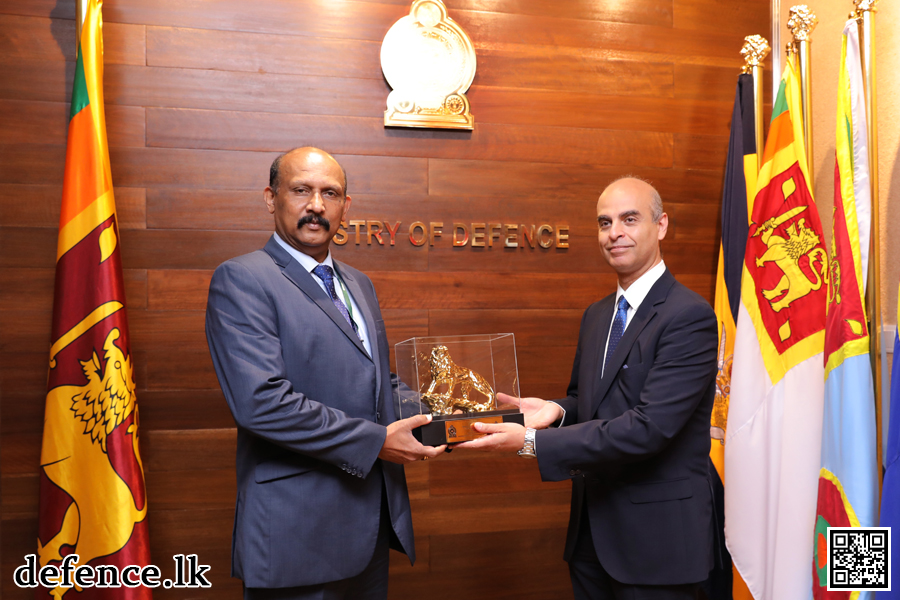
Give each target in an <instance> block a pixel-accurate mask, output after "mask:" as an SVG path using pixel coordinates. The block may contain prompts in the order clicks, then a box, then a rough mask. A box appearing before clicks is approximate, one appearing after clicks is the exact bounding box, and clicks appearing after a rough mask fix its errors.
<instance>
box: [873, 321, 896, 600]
mask: <svg viewBox="0 0 900 600" xmlns="http://www.w3.org/2000/svg"><path fill="white" fill-rule="evenodd" d="M897 317H898V319H897V324H898V328H897V333H895V334H894V364H893V367H892V368H891V404H890V407H891V408H890V415H889V417H890V419H889V421H890V422H889V425H888V434H887V450H886V451H885V460H884V466H885V469H884V481H882V484H881V517H880V519H879V521H878V525H880V526H881V527H890V528H891V533H892V537H891V548H890V551H889V552H890V557H891V560H892V561H893V564H894V565H898V564H900V561H897V560H895V559H894V550H895V549H896V548H898V547H900V544H894V543H893V542H895V541H897V536H898V535H900V336H898V334H900V306H898V307H897ZM896 573H897V571H896V570H894V573H893V575H894V576H896ZM875 598H876V600H900V585H897V583H896V582H894V583H893V584H892V585H891V591H890V592H878V593H877V594H875Z"/></svg>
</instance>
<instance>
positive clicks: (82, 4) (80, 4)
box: [75, 0, 87, 47]
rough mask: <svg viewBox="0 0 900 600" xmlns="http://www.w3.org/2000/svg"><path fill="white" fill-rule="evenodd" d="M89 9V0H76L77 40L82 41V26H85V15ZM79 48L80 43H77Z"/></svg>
mask: <svg viewBox="0 0 900 600" xmlns="http://www.w3.org/2000/svg"><path fill="white" fill-rule="evenodd" d="M86 8H87V0H75V33H76V35H77V38H76V39H77V40H81V26H82V25H84V13H85V12H86ZM75 46H76V47H77V46H78V42H76V43H75Z"/></svg>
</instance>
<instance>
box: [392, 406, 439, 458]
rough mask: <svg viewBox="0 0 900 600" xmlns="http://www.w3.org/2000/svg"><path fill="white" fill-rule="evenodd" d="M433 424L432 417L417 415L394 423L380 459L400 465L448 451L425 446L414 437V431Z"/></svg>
mask: <svg viewBox="0 0 900 600" xmlns="http://www.w3.org/2000/svg"><path fill="white" fill-rule="evenodd" d="M430 422H431V415H416V416H414V417H409V418H408V419H402V420H400V421H394V422H393V423H391V424H390V425H388V426H387V437H385V438H384V445H383V446H382V447H381V452H379V453H378V458H380V459H381V460H386V461H388V462H392V463H397V464H400V465H403V464H406V463H411V462H415V461H417V460H425V459H426V458H434V457H435V456H439V455H440V454H442V453H443V452H444V450H446V449H447V445H446V444H445V445H443V446H437V447H436V448H435V447H432V446H423V445H422V444H421V442H419V440H417V439H416V438H415V437H413V434H412V430H413V429H415V428H416V427H421V426H422V425H425V424H426V423H430Z"/></svg>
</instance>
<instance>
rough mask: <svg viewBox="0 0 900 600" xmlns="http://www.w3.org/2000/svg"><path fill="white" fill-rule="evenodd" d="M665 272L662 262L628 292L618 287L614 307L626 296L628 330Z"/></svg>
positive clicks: (604, 352)
mask: <svg viewBox="0 0 900 600" xmlns="http://www.w3.org/2000/svg"><path fill="white" fill-rule="evenodd" d="M665 272H666V263H665V261H663V260H661V261H659V263H657V264H656V265H654V266H652V267H650V269H649V270H648V271H647V272H646V273H644V274H643V275H641V276H640V277H638V278H637V279H636V280H635V281H634V283H632V284H631V285H629V286H628V289H627V290H623V289H622V286H621V285H616V288H617V289H616V302H615V304H614V305H613V306H618V305H619V298H621V297H622V296H625V300H626V301H627V302H628V310H626V311H625V329H626V330H627V329H628V324H629V323H631V319H632V317H634V313H636V312H637V309H638V308H639V307H640V306H641V302H643V301H644V298H646V297H647V294H649V293H650V288H652V287H653V284H654V283H656V282H657V281H658V280H659V278H660V277H662V275H663V273H665ZM616 312H617V310H616V309H615V308H614V309H613V316H612V321H610V326H609V332H608V333H607V334H606V345H605V346H604V347H603V348H604V349H603V363H602V366H601V371H600V376H601V377H602V376H603V372H604V371H605V370H606V351H607V350H608V349H609V335H610V334H611V333H612V324H613V323H615V321H616Z"/></svg>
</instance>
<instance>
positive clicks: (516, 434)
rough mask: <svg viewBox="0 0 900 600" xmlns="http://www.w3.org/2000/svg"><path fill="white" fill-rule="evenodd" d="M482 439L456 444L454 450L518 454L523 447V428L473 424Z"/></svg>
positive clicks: (514, 425)
mask: <svg viewBox="0 0 900 600" xmlns="http://www.w3.org/2000/svg"><path fill="white" fill-rule="evenodd" d="M472 427H473V428H474V429H475V431H477V432H478V433H485V434H487V435H485V436H484V437H480V438H478V439H477V440H472V441H470V442H462V443H460V444H456V445H455V446H454V448H468V449H470V450H482V451H485V452H518V451H519V450H521V449H522V447H523V446H525V428H524V427H522V426H521V425H519V424H518V423H475V424H474V425H473V426H472Z"/></svg>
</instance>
